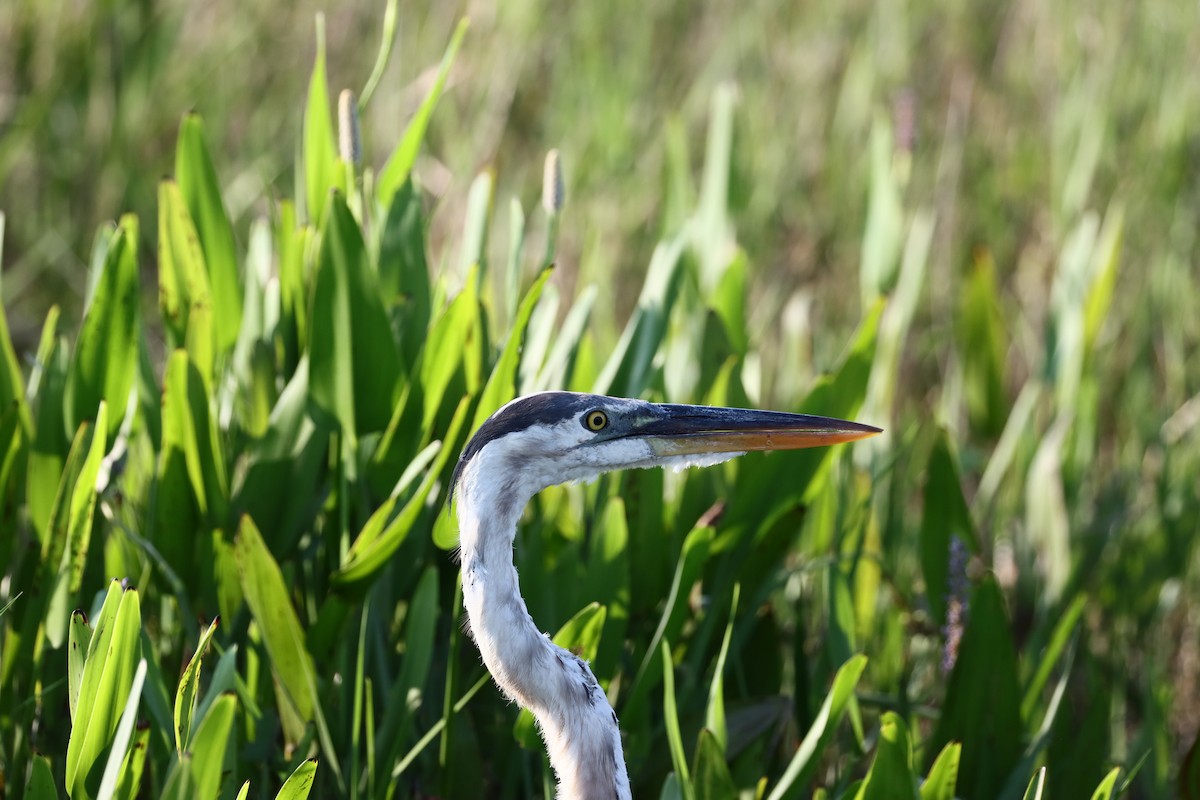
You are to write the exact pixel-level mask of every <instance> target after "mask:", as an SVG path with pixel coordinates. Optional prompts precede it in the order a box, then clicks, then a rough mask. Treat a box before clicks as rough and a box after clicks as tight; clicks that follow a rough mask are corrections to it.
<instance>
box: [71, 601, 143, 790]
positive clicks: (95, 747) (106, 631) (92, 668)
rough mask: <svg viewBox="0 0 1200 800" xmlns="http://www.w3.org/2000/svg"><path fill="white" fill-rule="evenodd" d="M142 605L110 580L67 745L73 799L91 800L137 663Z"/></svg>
mask: <svg viewBox="0 0 1200 800" xmlns="http://www.w3.org/2000/svg"><path fill="white" fill-rule="evenodd" d="M141 620H142V617H141V605H140V603H139V602H138V593H137V591H136V590H134V589H123V588H122V587H121V584H120V583H119V582H117V581H113V582H112V583H110V584H109V589H108V595H107V597H106V598H105V600H104V605H103V606H102V607H101V610H100V616H99V617H98V618H97V620H96V631H95V633H94V634H93V635H92V639H91V642H89V644H88V653H87V660H86V661H85V662H84V667H83V678H82V680H81V684H80V689H79V705H78V708H77V709H76V717H75V722H74V724H73V725H72V726H71V737H70V740H69V741H68V743H67V761H66V785H67V793H68V794H70V795H71V797H72V798H73V800H81V798H92V797H95V796H96V795H97V790H98V789H99V786H100V781H101V777H102V770H103V768H104V760H103V759H102V758H101V756H103V755H104V752H105V751H106V750H107V749H108V748H110V747H111V746H112V744H113V739H114V736H115V734H116V729H117V724H118V721H119V718H120V715H121V713H122V711H123V710H124V708H125V702H126V700H127V699H128V697H129V694H130V689H131V688H132V686H133V681H134V672H135V669H136V665H137V663H138V662H139V661H140V660H141V657H142V656H141V653H142V643H141V638H140V633H141V625H142V621H141Z"/></svg>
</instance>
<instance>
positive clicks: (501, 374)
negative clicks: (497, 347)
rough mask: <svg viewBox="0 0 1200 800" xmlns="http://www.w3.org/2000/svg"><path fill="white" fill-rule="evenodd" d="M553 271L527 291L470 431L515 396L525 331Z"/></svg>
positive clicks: (544, 275) (545, 272) (485, 387)
mask: <svg viewBox="0 0 1200 800" xmlns="http://www.w3.org/2000/svg"><path fill="white" fill-rule="evenodd" d="M552 272H553V269H552V268H550V267H547V268H546V269H544V270H542V274H541V275H539V276H538V277H537V280H535V281H534V282H533V285H532V286H530V287H529V291H528V292H526V293H525V299H524V300H522V301H521V305H520V308H518V309H517V317H516V319H515V320H514V321H513V326H512V329H511V330H510V331H509V334H508V341H507V342H506V343H505V345H504V350H503V351H502V352H501V353H500V358H499V359H497V361H496V366H495V367H493V368H492V374H491V376H490V377H489V378H488V382H487V385H485V386H484V387H483V394H481V395H480V396H479V405H478V407H477V408H476V409H475V421H474V422H473V423H472V424H471V430H476V429H478V428H479V426H480V425H482V424H483V423H484V421H486V420H487V418H488V417H490V416H491V415H492V414H493V413H494V412H495V411H496V410H497V409H499V408H500V407H501V406H502V405H504V404H505V403H507V402H508V401H509V400H511V399H513V397H514V395H515V394H516V391H517V367H518V366H519V365H520V357H521V345H522V342H523V341H524V337H525V330H526V328H528V326H529V318H530V317H531V316H532V315H533V309H534V308H535V307H536V306H537V302H538V298H540V297H541V296H542V289H543V288H545V286H546V281H547V280H549V278H550V275H551V273H552Z"/></svg>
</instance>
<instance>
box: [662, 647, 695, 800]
mask: <svg viewBox="0 0 1200 800" xmlns="http://www.w3.org/2000/svg"><path fill="white" fill-rule="evenodd" d="M659 653H660V654H661V655H662V669H663V720H664V722H665V723H666V728H667V747H668V749H669V750H670V751H671V763H672V764H673V765H674V766H675V774H676V775H678V776H679V783H680V786H681V787H682V789H683V796H684V797H685V798H693V797H695V789H694V787H693V786H692V781H691V778H690V777H689V773H688V764H687V756H686V755H684V752H683V736H682V734H681V733H680V732H679V709H678V708H677V707H676V704H675V666H674V664H673V663H672V662H671V648H670V647H669V646H668V645H667V642H666V640H663V641H662V642H661V646H660V647H659Z"/></svg>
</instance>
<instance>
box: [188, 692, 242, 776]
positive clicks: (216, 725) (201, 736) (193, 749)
mask: <svg viewBox="0 0 1200 800" xmlns="http://www.w3.org/2000/svg"><path fill="white" fill-rule="evenodd" d="M236 710H237V698H235V697H234V696H233V695H232V694H225V695H222V696H221V697H220V698H219V699H218V700H217V701H216V702H214V703H213V704H212V706H211V707H210V708H209V709H208V713H207V714H205V715H204V717H203V718H202V719H201V720H200V724H199V725H198V726H197V727H196V732H195V734H194V735H193V736H192V737H191V739H190V741H189V742H188V751H189V752H190V753H191V756H192V758H191V771H192V780H193V783H194V785H195V786H196V797H216V796H217V795H218V790H219V789H220V786H221V778H222V776H223V775H224V772H225V769H224V763H225V751H226V745H227V743H228V741H229V734H230V732H231V731H232V730H233V715H234V712H235V711H236Z"/></svg>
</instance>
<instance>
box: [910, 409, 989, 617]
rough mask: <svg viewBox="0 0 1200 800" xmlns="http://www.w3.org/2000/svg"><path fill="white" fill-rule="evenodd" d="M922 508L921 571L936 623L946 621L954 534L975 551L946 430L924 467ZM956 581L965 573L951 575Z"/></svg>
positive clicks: (930, 609) (955, 458) (970, 524)
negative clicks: (923, 505) (923, 504)
mask: <svg viewBox="0 0 1200 800" xmlns="http://www.w3.org/2000/svg"><path fill="white" fill-rule="evenodd" d="M925 474H926V476H927V477H926V480H925V511H924V515H923V516H922V518H921V571H922V574H923V575H924V576H925V594H926V600H927V601H928V603H929V611H930V614H931V615H932V616H933V619H934V621H935V622H936V623H937V624H938V625H939V626H944V625H945V624H946V602H947V598H948V597H949V595H950V581H951V578H952V576H951V575H950V574H949V573H950V546H951V543H952V542H953V540H954V538H955V537H957V538H958V539H959V540H960V541H961V542H962V544H963V546H965V547H967V548H968V549H969V550H970V551H972V552H978V549H979V548H978V545H977V544H976V539H975V528H974V525H973V524H972V522H971V512H970V511H969V510H968V509H967V502H966V499H965V498H964V497H963V490H962V480H961V479H960V477H959V466H958V456H957V453H955V451H954V446H953V445H952V444H951V441H950V437H949V435H948V434H947V433H946V431H944V430H942V431H939V434H938V438H937V440H936V441H935V442H934V445H933V449H932V450H931V451H930V454H929V462H928V466H927V467H926V468H925ZM954 577H955V579H957V580H958V581H959V582H962V581H965V580H966V576H965V575H959V576H954Z"/></svg>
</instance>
